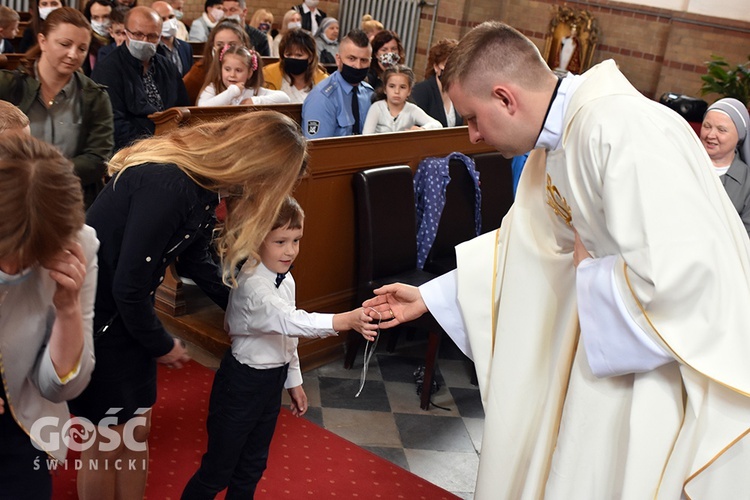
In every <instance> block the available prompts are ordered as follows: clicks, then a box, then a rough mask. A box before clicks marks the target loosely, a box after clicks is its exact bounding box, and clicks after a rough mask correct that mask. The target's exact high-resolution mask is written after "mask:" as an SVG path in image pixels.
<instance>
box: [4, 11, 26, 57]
mask: <svg viewBox="0 0 750 500" xmlns="http://www.w3.org/2000/svg"><path fill="white" fill-rule="evenodd" d="M20 19H21V17H20V16H19V15H18V12H16V11H15V10H13V9H11V8H10V7H6V6H5V5H0V54H10V53H12V52H15V51H16V49H14V48H13V44H12V43H11V42H10V41H11V40H13V39H14V38H15V37H16V36H18V22H19V21H20Z"/></svg>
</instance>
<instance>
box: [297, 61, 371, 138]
mask: <svg viewBox="0 0 750 500" xmlns="http://www.w3.org/2000/svg"><path fill="white" fill-rule="evenodd" d="M353 91H356V92H357V100H358V102H359V124H360V130H359V131H358V133H361V132H362V125H364V123H365V118H366V117H367V111H368V110H369V109H370V98H371V97H372V92H373V90H372V87H371V86H370V84H368V83H365V82H362V83H360V84H359V85H357V86H356V87H355V86H353V85H351V84H349V83H347V82H346V81H345V80H344V79H343V78H342V77H341V73H339V72H338V71H335V72H334V73H333V74H331V76H329V77H328V78H326V79H325V80H323V81H322V82H321V83H319V84H318V85H316V86H315V88H313V89H312V90H311V91H310V94H309V95H308V96H307V99H305V102H304V103H302V131H303V132H304V133H305V137H307V138H308V139H321V138H324V137H340V136H347V135H352V133H353V131H352V128H353V126H354V115H353V114H352V105H351V103H352V92H353Z"/></svg>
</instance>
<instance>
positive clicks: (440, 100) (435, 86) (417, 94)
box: [411, 38, 464, 127]
mask: <svg viewBox="0 0 750 500" xmlns="http://www.w3.org/2000/svg"><path fill="white" fill-rule="evenodd" d="M456 45H458V41H457V40H453V39H450V38H444V39H443V40H440V41H439V42H438V43H436V44H435V45H433V46H432V47H431V48H430V53H429V55H428V58H427V70H426V71H425V74H424V77H425V80H423V81H421V82H419V83H418V84H416V85H415V86H414V88H413V89H412V91H411V98H412V100H413V101H414V104H416V105H417V106H419V107H420V108H422V109H423V110H424V111H425V113H427V114H428V115H430V116H431V117H433V118H434V119H436V120H437V121H439V122H440V123H442V124H443V127H457V126H460V125H463V124H464V121H463V118H461V116H460V115H459V114H458V112H456V110H455V109H454V108H453V103H452V102H451V100H450V98H449V97H448V94H447V93H446V92H443V86H442V84H441V83H440V75H441V74H442V73H443V70H444V69H445V61H447V60H448V56H449V55H450V54H451V52H453V49H455V48H456Z"/></svg>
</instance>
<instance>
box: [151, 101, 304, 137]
mask: <svg viewBox="0 0 750 500" xmlns="http://www.w3.org/2000/svg"><path fill="white" fill-rule="evenodd" d="M251 111H278V112H279V113H282V114H284V115H287V116H288V117H290V118H291V119H292V120H294V121H296V122H297V123H302V105H301V104H299V103H297V104H267V105H263V106H202V107H199V106H184V107H178V108H169V109H167V110H165V111H160V112H159V113H154V114H152V115H149V116H148V117H149V118H150V119H151V120H152V121H153V122H154V124H155V125H156V131H155V132H154V133H155V135H160V134H165V133H167V132H169V131H170V130H174V129H176V128H177V127H186V126H189V125H194V124H196V123H202V122H206V121H215V120H224V119H227V118H230V117H232V116H234V115H236V114H237V113H248V112H251Z"/></svg>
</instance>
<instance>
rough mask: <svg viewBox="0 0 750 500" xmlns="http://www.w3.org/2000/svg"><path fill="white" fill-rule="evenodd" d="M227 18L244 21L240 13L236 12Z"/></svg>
mask: <svg viewBox="0 0 750 500" xmlns="http://www.w3.org/2000/svg"><path fill="white" fill-rule="evenodd" d="M227 19H231V20H232V21H237V22H238V23H242V19H241V18H240V15H239V14H234V15H233V16H229V17H227Z"/></svg>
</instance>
